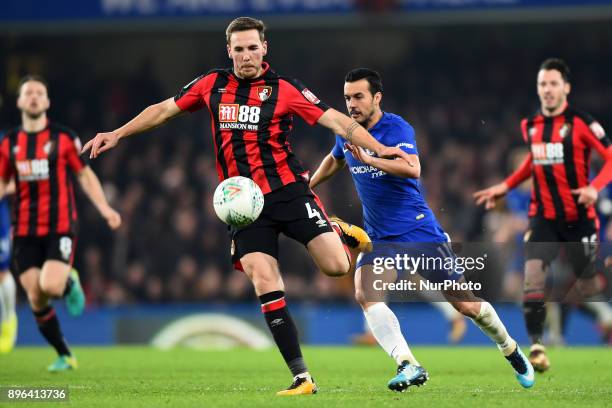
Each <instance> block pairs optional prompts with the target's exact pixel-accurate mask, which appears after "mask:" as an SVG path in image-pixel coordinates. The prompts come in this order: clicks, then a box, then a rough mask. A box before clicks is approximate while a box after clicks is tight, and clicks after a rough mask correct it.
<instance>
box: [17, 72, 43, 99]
mask: <svg viewBox="0 0 612 408" xmlns="http://www.w3.org/2000/svg"><path fill="white" fill-rule="evenodd" d="M30 81H35V82H40V83H41V84H43V85H44V86H45V88H47V91H49V84H47V81H46V80H45V78H43V77H42V76H40V75H36V74H28V75H26V76H24V77H22V78H21V79H20V80H19V85H17V97H19V94H20V93H21V87H22V86H23V84H25V83H26V82H30Z"/></svg>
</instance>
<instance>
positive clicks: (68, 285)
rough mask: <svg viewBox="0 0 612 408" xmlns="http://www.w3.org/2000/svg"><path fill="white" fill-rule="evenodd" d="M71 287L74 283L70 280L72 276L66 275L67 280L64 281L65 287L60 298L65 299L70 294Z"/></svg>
mask: <svg viewBox="0 0 612 408" xmlns="http://www.w3.org/2000/svg"><path fill="white" fill-rule="evenodd" d="M72 285H74V281H73V280H72V276H70V275H68V279H66V287H65V288H64V293H62V297H66V295H67V294H69V293H70V290H71V289H72Z"/></svg>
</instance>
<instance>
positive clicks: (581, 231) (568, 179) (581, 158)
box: [474, 58, 612, 371]
mask: <svg viewBox="0 0 612 408" xmlns="http://www.w3.org/2000/svg"><path fill="white" fill-rule="evenodd" d="M537 88H538V96H539V97H540V104H541V109H540V110H539V111H538V112H537V113H536V114H535V115H533V116H531V117H528V118H526V119H523V121H522V122H521V130H522V133H523V139H524V140H525V143H527V145H528V146H529V148H530V149H529V153H528V154H527V157H526V158H525V159H524V161H523V163H522V165H521V166H520V167H519V169H518V170H517V171H516V172H514V173H513V174H512V175H510V176H509V177H508V178H507V179H506V180H505V181H504V182H502V183H500V184H496V185H494V186H492V187H490V188H487V189H485V190H481V191H478V192H476V193H475V195H474V196H475V198H476V203H477V204H483V203H484V204H485V208H487V209H490V208H493V207H495V200H496V198H498V197H501V196H503V195H505V194H506V192H508V190H510V189H513V188H514V187H516V186H518V185H519V184H520V183H522V182H523V181H525V180H527V179H528V178H529V177H531V178H532V181H533V187H532V190H531V203H530V205H529V217H530V221H529V224H530V225H529V230H528V231H527V233H526V235H525V242H526V248H525V249H526V251H525V253H526V263H525V285H524V308H523V313H524V315H525V322H526V324H527V332H528V333H529V337H530V339H531V342H532V347H531V353H530V361H531V362H532V364H533V366H534V369H536V370H538V371H545V370H546V369H548V367H549V365H550V362H549V360H548V357H547V356H546V353H545V349H544V347H543V346H542V333H543V327H544V319H545V318H546V309H545V305H544V300H545V299H544V290H545V282H546V274H545V269H546V267H547V266H548V265H549V264H550V262H551V261H552V260H553V259H554V258H555V257H556V256H557V254H558V252H559V249H560V245H561V244H559V243H569V244H563V247H564V249H565V252H566V254H567V256H568V260H569V262H570V263H571V264H572V267H573V270H574V273H575V274H576V276H577V277H579V278H580V279H578V282H577V284H578V286H579V287H580V289H582V291H583V293H593V292H597V291H598V290H600V287H599V286H600V285H599V279H598V278H597V276H596V270H595V265H594V259H595V256H596V246H595V244H596V243H597V239H598V238H597V237H598V230H599V224H598V221H597V216H596V214H595V207H594V204H595V202H596V201H597V196H598V193H599V191H601V190H602V189H603V188H604V187H605V186H606V185H607V184H608V183H609V182H610V181H611V180H612V146H611V145H610V140H609V138H608V137H607V136H606V133H605V132H604V129H603V128H602V126H601V125H600V124H599V123H598V122H597V121H595V120H594V119H593V118H592V117H591V116H590V115H588V114H586V113H583V112H580V111H578V110H576V109H574V108H573V107H571V106H569V105H568V103H567V95H568V94H569V92H570V83H569V68H568V67H567V65H566V64H565V62H563V61H562V60H560V59H555V58H551V59H548V60H546V61H544V62H543V63H542V65H541V66H540V71H539V72H538V78H537ZM593 150H596V151H597V152H598V153H599V155H600V156H601V157H603V158H604V160H605V164H604V166H603V168H602V169H601V171H600V172H599V174H598V175H597V176H596V177H595V178H594V179H593V180H589V168H590V160H591V152H592V151H593ZM555 243H556V244H555Z"/></svg>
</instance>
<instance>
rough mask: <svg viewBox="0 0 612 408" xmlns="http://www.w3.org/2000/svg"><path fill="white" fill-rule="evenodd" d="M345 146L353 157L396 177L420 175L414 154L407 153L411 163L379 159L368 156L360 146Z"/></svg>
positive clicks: (417, 160) (418, 162)
mask: <svg viewBox="0 0 612 408" xmlns="http://www.w3.org/2000/svg"><path fill="white" fill-rule="evenodd" d="M345 146H346V148H347V149H348V150H349V151H350V152H351V154H352V155H353V157H354V158H355V159H357V160H359V161H360V162H362V163H364V164H367V165H370V166H373V167H376V168H377V169H379V170H382V171H384V172H385V173H388V174H391V175H392V176H396V177H404V178H419V177H421V162H420V161H419V156H417V155H416V154H409V157H410V161H411V163H412V164H411V165H410V164H408V163H406V162H405V161H404V160H400V159H395V160H389V159H381V158H380V157H373V156H370V155H369V154H367V153H366V152H365V150H363V148H362V147H359V146H354V145H351V144H348V143H347V144H345Z"/></svg>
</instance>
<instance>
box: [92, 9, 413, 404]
mask: <svg viewBox="0 0 612 408" xmlns="http://www.w3.org/2000/svg"><path fill="white" fill-rule="evenodd" d="M264 30H265V27H264V24H263V22H261V21H259V20H255V19H252V18H249V17H240V18H237V19H235V20H234V21H232V22H231V23H230V24H229V26H228V27H227V30H226V41H227V52H228V55H229V57H230V58H231V59H232V61H233V68H232V69H214V70H212V71H210V72H208V73H207V74H206V75H202V76H200V77H198V78H196V79H195V80H193V81H192V82H191V83H189V84H188V85H186V86H185V87H184V88H183V89H182V90H181V91H180V92H179V93H178V94H177V95H176V96H175V97H174V98H170V99H167V100H165V101H163V102H161V103H159V104H156V105H152V106H149V107H148V108H146V109H145V110H144V111H143V112H142V113H141V114H139V115H138V116H136V117H135V118H134V119H132V120H131V121H130V122H128V123H127V124H126V125H124V126H122V127H120V128H119V129H117V130H115V131H113V132H109V133H99V134H97V135H96V137H95V138H94V139H92V140H91V141H89V142H88V143H87V144H86V145H85V147H84V149H83V151H85V150H87V149H89V148H91V154H90V157H92V158H95V157H97V156H98V155H99V154H100V153H102V152H104V151H106V150H108V149H110V148H112V147H114V146H115V145H116V144H117V142H118V141H119V140H120V139H122V138H124V137H127V136H130V135H133V134H136V133H140V132H143V131H146V130H149V129H152V128H154V127H156V126H159V125H161V124H163V123H165V122H166V121H168V120H170V119H171V118H173V117H175V116H177V115H179V114H180V113H182V112H185V111H188V112H194V111H197V110H199V109H203V108H206V109H207V110H208V113H209V114H210V118H211V122H212V135H213V140H214V146H215V154H216V159H217V175H218V177H219V180H224V179H226V178H228V177H232V176H238V175H240V176H245V177H249V178H251V179H253V180H254V181H255V182H256V183H257V184H258V185H259V187H261V189H262V191H263V193H264V194H265V202H264V209H263V212H262V214H261V215H260V217H259V218H258V219H257V221H255V222H254V223H253V224H251V225H249V226H247V227H245V228H242V229H239V230H233V231H232V248H233V251H232V259H233V261H234V262H239V263H240V264H241V266H242V268H243V269H244V271H245V273H246V274H247V276H248V277H249V278H250V279H251V281H252V282H253V286H254V287H255V292H256V293H257V295H258V296H259V298H260V300H261V303H262V311H263V313H264V315H265V318H266V322H267V323H268V327H269V328H270V331H271V332H272V335H273V337H274V340H275V341H276V343H277V345H278V347H279V349H280V351H281V353H282V355H283V357H284V359H285V362H286V363H287V365H288V367H289V369H290V370H291V372H292V374H293V376H294V382H293V384H292V385H291V386H290V387H289V389H287V390H284V391H281V392H280V393H279V394H280V395H296V394H311V393H314V392H316V386H315V384H314V382H313V381H312V378H311V376H310V374H309V373H308V370H307V368H306V365H305V363H304V359H303V358H302V353H301V351H300V346H299V342H298V337H297V331H296V327H295V325H294V323H293V321H292V320H291V316H290V315H289V310H288V308H287V307H286V305H285V298H284V284H283V281H282V278H281V275H280V272H279V269H278V263H277V258H278V254H277V251H278V235H279V233H280V232H283V233H284V234H285V235H287V236H289V237H291V238H293V239H295V240H297V241H299V242H301V243H302V244H304V245H305V246H306V247H307V249H308V251H309V252H310V254H311V256H312V258H313V259H314V261H315V263H316V264H317V266H318V267H319V268H320V269H321V270H322V271H323V272H324V273H326V274H327V275H332V276H341V275H344V274H346V273H347V272H348V271H349V268H350V261H349V259H348V258H347V255H346V253H345V251H344V248H343V244H342V242H341V240H340V238H339V236H338V235H337V234H335V233H334V232H333V230H332V229H331V228H330V225H329V220H328V219H327V216H326V214H325V210H324V208H323V206H322V204H321V203H320V202H319V200H318V199H317V197H316V196H315V195H314V193H312V191H311V190H310V188H309V187H308V184H307V183H308V173H307V172H306V171H305V170H304V169H303V167H302V165H301V164H300V162H299V160H298V159H297V158H296V157H295V154H294V153H293V150H292V148H291V145H290V144H289V141H288V138H289V134H290V133H291V129H292V127H293V116H294V115H298V116H300V117H301V118H302V119H304V120H305V121H306V122H308V124H310V125H314V124H316V123H318V124H320V125H323V126H325V127H327V128H329V129H331V130H332V131H333V132H334V133H335V134H339V135H341V136H343V137H345V138H346V139H348V140H349V141H351V142H352V143H353V144H355V145H358V146H362V147H365V148H367V149H370V150H371V151H373V152H375V153H376V154H377V155H378V156H379V157H398V159H399V160H406V161H407V162H409V163H410V159H409V158H408V156H407V154H406V153H405V152H403V151H402V150H401V149H399V148H396V147H386V146H383V145H382V144H380V143H379V142H378V141H376V139H374V138H373V137H372V136H371V135H370V134H369V133H368V132H367V131H366V130H365V129H364V128H363V127H361V126H360V125H359V124H358V123H357V122H355V121H354V120H352V119H351V118H349V117H348V116H346V115H344V114H342V113H340V112H338V111H336V110H334V109H331V108H329V107H328V106H327V105H325V104H324V103H323V102H321V101H320V100H319V99H318V98H317V97H316V96H315V95H314V94H313V93H312V92H311V91H310V90H308V88H306V87H304V86H303V85H302V84H301V83H300V82H298V81H295V80H292V79H289V78H286V77H283V76H281V75H278V74H277V73H276V72H274V71H273V70H272V69H271V68H270V66H269V65H268V64H267V63H265V62H264V61H263V57H264V56H265V55H266V53H267V51H268V44H267V42H266V41H265V39H264Z"/></svg>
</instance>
